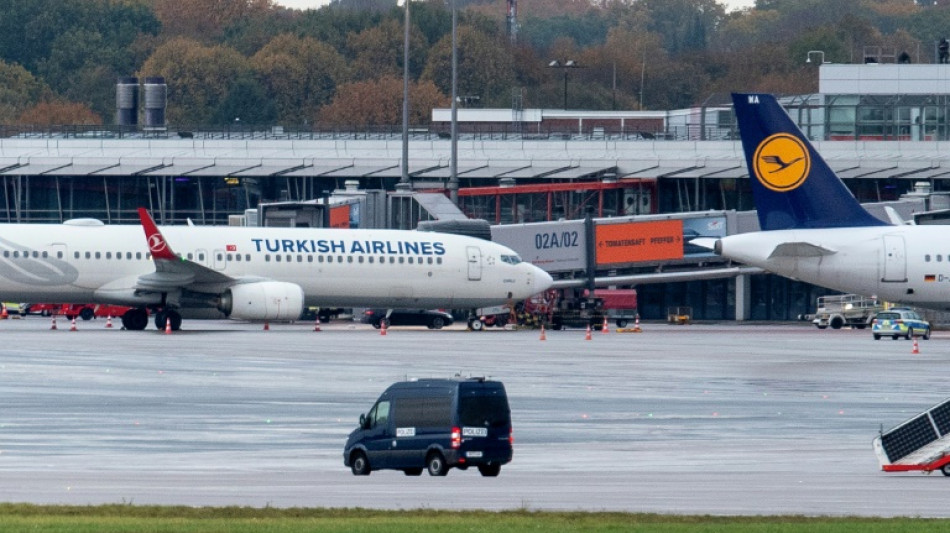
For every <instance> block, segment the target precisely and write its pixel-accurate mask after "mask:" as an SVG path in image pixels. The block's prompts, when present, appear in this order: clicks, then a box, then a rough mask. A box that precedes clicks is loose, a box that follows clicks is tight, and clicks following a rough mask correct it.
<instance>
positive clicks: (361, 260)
mask: <svg viewBox="0 0 950 533" xmlns="http://www.w3.org/2000/svg"><path fill="white" fill-rule="evenodd" d="M362 262H363V256H362V255H361V256H360V263H362Z"/></svg>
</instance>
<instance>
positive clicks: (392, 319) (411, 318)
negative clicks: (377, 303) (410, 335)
mask: <svg viewBox="0 0 950 533" xmlns="http://www.w3.org/2000/svg"><path fill="white" fill-rule="evenodd" d="M387 311H388V310H387V309H367V310H366V311H363V317H362V318H361V319H360V322H362V323H363V324H372V325H373V327H374V328H376V329H379V328H381V327H382V325H383V322H385V323H386V327H387V328H388V327H390V326H425V327H427V328H429V329H442V328H443V327H445V326H451V325H452V322H453V321H454V319H453V318H452V314H451V313H447V312H445V311H440V310H438V309H393V310H392V312H391V313H389V315H388V316H387Z"/></svg>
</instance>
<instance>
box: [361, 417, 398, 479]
mask: <svg viewBox="0 0 950 533" xmlns="http://www.w3.org/2000/svg"><path fill="white" fill-rule="evenodd" d="M390 406H391V403H390V401H389V400H380V401H378V402H376V405H374V406H373V408H372V409H370V411H369V414H367V416H366V423H367V426H368V427H367V428H366V429H365V431H364V433H363V439H362V442H363V446H365V447H366V452H367V456H368V457H367V458H368V459H369V464H370V466H371V467H372V468H373V469H374V470H375V469H377V468H389V467H390V465H391V464H392V442H393V439H394V437H395V436H394V435H393V434H392V431H391V429H390V423H389V421H390V416H389V415H390Z"/></svg>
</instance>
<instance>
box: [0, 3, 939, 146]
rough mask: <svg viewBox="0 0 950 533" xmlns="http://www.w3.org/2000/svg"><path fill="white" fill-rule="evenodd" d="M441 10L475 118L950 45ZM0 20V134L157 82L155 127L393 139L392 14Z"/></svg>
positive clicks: (110, 12)
mask: <svg viewBox="0 0 950 533" xmlns="http://www.w3.org/2000/svg"><path fill="white" fill-rule="evenodd" d="M455 4H456V8H457V10H458V21H459V26H458V46H459V77H458V80H459V85H458V94H459V95H460V96H463V97H465V101H466V105H473V104H472V103H473V102H475V104H474V105H477V106H479V107H497V108H510V107H512V106H513V105H520V106H523V107H525V108H560V107H563V104H564V100H565V99H566V100H567V105H568V107H569V108H571V109H586V110H636V109H655V110H656V109H659V110H662V109H675V108H683V107H689V106H694V105H700V104H703V103H709V102H712V103H715V101H716V100H717V98H720V96H719V95H723V96H724V95H726V94H727V93H729V92H731V91H764V92H773V93H780V94H797V93H810V92H815V91H817V80H818V73H817V70H816V69H815V62H814V61H813V62H812V63H806V61H805V60H806V58H807V57H808V56H809V52H810V51H821V54H822V58H823V59H824V60H825V61H831V62H836V63H848V62H861V61H863V60H864V58H865V56H867V55H868V54H869V53H870V54H872V55H875V54H878V55H880V54H882V53H885V52H886V51H894V52H896V53H899V52H902V51H903V52H907V53H908V55H909V56H910V57H911V60H912V61H919V62H936V59H935V53H936V42H937V41H938V40H939V39H940V38H941V37H948V36H950V6H947V4H948V3H947V2H943V1H940V2H936V3H934V2H931V1H925V2H919V3H918V2H915V1H914V0H835V1H833V2H829V1H827V0H757V1H756V4H755V6H754V7H753V8H750V9H746V10H741V11H735V12H727V11H726V8H725V6H724V5H723V4H721V3H719V2H717V1H715V0H519V2H518V9H519V12H518V28H517V38H516V39H512V38H511V37H510V36H509V35H508V27H507V25H506V21H505V15H506V1H505V0H455ZM410 12H411V25H410V36H409V68H408V70H409V73H410V78H411V81H410V94H411V98H410V102H411V109H410V121H411V122H412V123H413V124H426V123H427V122H428V121H429V120H430V113H431V109H432V108H433V107H447V106H449V105H450V101H449V95H450V94H451V85H450V84H451V20H452V13H451V11H450V8H449V2H448V1H446V0H417V1H414V2H413V3H412V4H411V9H410ZM0 13H2V14H3V15H2V16H0V124H20V125H54V124H111V123H113V122H114V114H115V82H116V80H117V79H118V78H119V77H122V76H138V77H139V78H140V79H141V78H144V77H148V76H162V77H164V78H165V80H166V83H167V85H168V108H167V112H166V117H167V121H168V123H170V124H175V125H179V126H186V125H203V126H220V125H225V124H233V123H234V122H235V121H236V120H239V121H240V123H242V124H249V125H278V124H279V125H285V126H288V127H299V126H305V127H306V126H309V127H324V126H326V127H365V126H371V125H394V124H399V123H401V114H402V92H403V81H402V77H403V75H402V73H403V40H404V9H403V8H402V7H399V6H397V5H396V0H334V1H333V2H332V3H331V4H330V5H329V6H326V7H323V8H320V9H317V10H307V11H301V10H293V9H287V8H283V7H280V6H277V5H276V4H274V3H273V1H272V0H189V1H188V2H181V1H180V0H26V1H24V0H0ZM869 51H870V52H869ZM885 55H886V54H885ZM887 57H892V56H887ZM817 58H818V57H817V56H816V57H814V58H813V59H817ZM554 60H557V61H559V62H560V63H559V64H561V65H563V64H564V63H565V62H566V61H568V60H571V61H574V64H575V65H577V68H569V69H568V68H551V67H550V66H549V65H550V63H551V62H552V61H554ZM565 82H566V84H565ZM723 101H724V98H723Z"/></svg>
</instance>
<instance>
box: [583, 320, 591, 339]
mask: <svg viewBox="0 0 950 533" xmlns="http://www.w3.org/2000/svg"><path fill="white" fill-rule="evenodd" d="M584 340H585V341H589V340H591V338H590V324H587V335H584Z"/></svg>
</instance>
